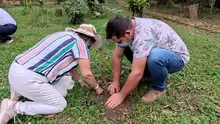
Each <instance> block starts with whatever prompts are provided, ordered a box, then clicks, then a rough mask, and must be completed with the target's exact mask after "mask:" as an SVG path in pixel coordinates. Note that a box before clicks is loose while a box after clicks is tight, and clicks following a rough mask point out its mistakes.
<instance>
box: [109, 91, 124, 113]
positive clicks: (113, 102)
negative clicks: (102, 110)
mask: <svg viewBox="0 0 220 124" xmlns="http://www.w3.org/2000/svg"><path fill="white" fill-rule="evenodd" d="M124 99H125V96H124V95H123V94H122V93H120V92H119V93H114V94H112V95H111V96H110V97H109V99H108V100H107V102H106V103H105V106H106V107H107V108H108V109H113V108H115V107H117V106H118V105H120V104H121V103H122V102H123V101H124Z"/></svg>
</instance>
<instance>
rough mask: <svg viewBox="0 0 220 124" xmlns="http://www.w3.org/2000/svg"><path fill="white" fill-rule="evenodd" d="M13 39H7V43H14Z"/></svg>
mask: <svg viewBox="0 0 220 124" xmlns="http://www.w3.org/2000/svg"><path fill="white" fill-rule="evenodd" d="M13 41H14V40H13V39H11V40H9V41H7V42H6V44H10V43H12V42H13Z"/></svg>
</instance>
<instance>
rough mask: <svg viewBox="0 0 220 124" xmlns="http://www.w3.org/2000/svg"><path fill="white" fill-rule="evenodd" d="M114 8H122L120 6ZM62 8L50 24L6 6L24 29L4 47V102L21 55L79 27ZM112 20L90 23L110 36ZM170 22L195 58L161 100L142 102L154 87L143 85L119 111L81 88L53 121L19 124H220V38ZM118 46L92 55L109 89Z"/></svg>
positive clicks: (0, 87)
mask: <svg viewBox="0 0 220 124" xmlns="http://www.w3.org/2000/svg"><path fill="white" fill-rule="evenodd" d="M110 5H111V6H113V7H117V6H115V4H114V3H111V4H110ZM58 7H59V6H58V5H50V7H49V13H48V22H49V23H42V22H41V21H42V18H41V17H40V16H39V15H38V16H37V12H38V10H39V8H37V7H34V11H33V16H32V18H33V20H32V21H31V22H30V21H29V20H28V15H25V14H24V12H25V11H24V8H22V7H11V8H5V9H6V10H7V11H9V12H10V13H11V14H12V15H13V17H14V18H15V20H16V21H17V23H18V26H19V29H18V31H17V32H16V34H15V35H13V38H14V41H15V42H13V43H12V44H10V45H7V44H0V57H1V61H0V70H1V71H0V96H1V97H0V101H1V100H2V99H3V98H7V97H9V83H8V79H7V74H8V69H9V67H10V64H11V63H12V61H13V59H14V57H15V56H17V55H18V54H20V53H22V52H23V51H25V50H27V49H28V48H30V47H31V46H33V45H34V44H35V43H37V42H38V41H39V40H41V39H42V38H43V37H44V36H46V35H48V34H50V33H52V32H56V31H61V30H64V28H65V27H68V26H69V27H74V28H76V27H78V25H71V24H68V22H67V16H66V15H64V16H62V17H56V16H55V10H54V9H55V8H58ZM121 15H127V16H129V13H128V12H123V13H121ZM38 17H39V18H38ZM109 18H110V17H106V18H102V19H97V18H89V17H87V18H86V20H85V23H91V24H93V25H95V26H96V27H97V31H98V33H100V34H101V35H103V37H104V36H105V25H106V23H107V21H108V19H109ZM166 22H167V23H168V24H170V25H171V26H172V27H173V28H174V29H175V30H176V31H177V33H178V34H179V35H180V36H181V37H182V39H183V40H184V41H185V43H186V45H187V47H188V50H189V52H190V55H191V60H190V62H189V64H187V65H186V66H185V68H184V70H182V71H180V72H178V73H175V74H171V76H170V78H169V80H168V82H167V84H168V87H167V94H166V95H165V96H163V97H161V99H159V100H158V101H156V102H154V103H151V104H145V103H142V102H141V101H140V98H141V96H143V95H144V94H145V93H146V92H147V90H148V89H149V86H148V85H144V84H143V83H142V84H141V85H139V86H138V88H136V90H135V91H134V92H133V93H132V94H131V95H130V96H129V97H128V99H127V100H126V101H125V102H124V103H123V104H122V105H121V106H120V107H119V108H116V109H115V110H113V111H108V110H106V109H105V107H104V106H103V103H104V102H105V100H106V99H107V97H108V95H107V93H106V92H105V93H104V94H103V95H101V96H97V95H95V93H94V91H92V90H91V89H90V88H83V89H82V88H80V86H79V85H76V86H75V87H74V89H73V90H71V91H70V92H69V94H68V96H67V98H66V99H67V101H68V106H67V108H66V109H65V110H64V111H63V112H61V113H59V114H56V115H54V116H52V117H50V118H47V117H45V116H43V115H37V116H17V117H16V119H15V120H16V122H15V123H17V124H19V123H22V124H26V123H28V122H30V123H31V124H35V123H36V124H50V123H62V124H67V123H74V124H78V123H79V124H82V123H86V124H87V123H88V124H93V123H97V124H98V123H107V124H108V123H137V124H142V123H144V124H146V123H182V124H188V123H193V124H194V123H195V124H197V123H198V124H200V123H201V124H204V123H212V124H217V123H220V61H219V57H218V56H219V55H220V50H219V49H220V34H217V33H209V32H206V31H203V30H199V29H195V28H191V27H186V26H182V25H179V24H177V23H172V22H168V21H166ZM114 47H115V44H114V43H113V42H109V41H106V42H105V44H104V47H103V48H102V49H101V50H91V51H90V52H91V61H92V63H91V66H92V70H93V72H94V74H95V76H96V77H98V78H99V82H100V83H102V85H103V86H104V87H107V85H108V82H109V81H111V77H112V71H111V68H112V63H111V55H112V51H113V49H114ZM123 65H126V67H127V68H125V72H124V73H123V75H122V76H121V77H122V78H121V83H123V82H124V81H125V79H126V77H127V74H128V73H129V68H130V64H128V61H127V60H123ZM18 119H19V120H20V121H19V120H18ZM10 123H14V121H10Z"/></svg>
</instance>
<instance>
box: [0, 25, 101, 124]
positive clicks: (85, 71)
mask: <svg viewBox="0 0 220 124" xmlns="http://www.w3.org/2000/svg"><path fill="white" fill-rule="evenodd" d="M101 45H102V39H101V37H100V36H99V35H97V33H96V29H95V27H94V26H93V25H91V24H82V25H80V27H79V28H77V29H71V28H66V30H65V31H62V32H56V33H52V34H50V35H48V36H46V37H45V38H43V39H42V40H41V41H40V42H38V43H37V44H36V45H34V46H33V47H31V48H30V49H28V50H27V51H25V52H24V53H22V54H20V55H18V56H17V57H15V59H14V62H13V63H12V65H11V67H10V69H9V74H8V79H9V83H10V87H11V98H10V99H4V100H3V101H2V103H1V113H0V124H3V123H7V122H8V121H9V120H10V119H11V118H13V116H15V115H17V114H21V115H36V114H54V113H58V112H61V111H63V109H64V108H65V107H66V105H67V102H66V100H65V98H64V96H65V95H66V93H67V89H71V88H72V87H73V81H72V77H70V76H67V75H68V73H70V74H72V76H73V78H74V79H75V80H78V82H80V83H81V85H83V83H84V80H85V81H86V82H87V83H88V84H89V85H90V86H91V87H92V88H94V89H95V91H96V93H97V94H101V93H102V92H103V89H102V88H101V87H100V86H99V84H98V83H97V81H96V79H95V77H94V75H93V73H92V71H91V69H90V55H89V50H88V49H89V48H99V47H101ZM78 65H79V68H80V72H81V74H80V73H79V72H78V71H77V68H76V67H77V66H78ZM81 75H82V77H81ZM83 79H84V80H83ZM21 95H22V96H24V97H26V98H28V99H30V100H32V101H33V102H27V101H25V102H21V101H19V97H20V96H21Z"/></svg>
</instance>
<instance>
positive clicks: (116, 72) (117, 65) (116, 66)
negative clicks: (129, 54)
mask: <svg viewBox="0 0 220 124" xmlns="http://www.w3.org/2000/svg"><path fill="white" fill-rule="evenodd" d="M121 60H122V58H121V57H117V56H115V55H113V56H112V65H113V66H112V70H113V81H115V82H119V80H120V73H121Z"/></svg>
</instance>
